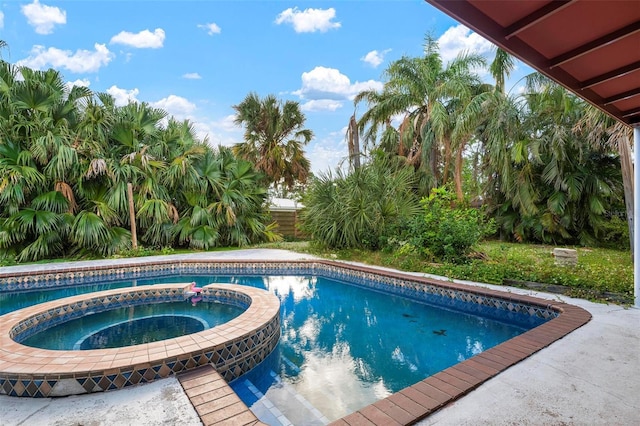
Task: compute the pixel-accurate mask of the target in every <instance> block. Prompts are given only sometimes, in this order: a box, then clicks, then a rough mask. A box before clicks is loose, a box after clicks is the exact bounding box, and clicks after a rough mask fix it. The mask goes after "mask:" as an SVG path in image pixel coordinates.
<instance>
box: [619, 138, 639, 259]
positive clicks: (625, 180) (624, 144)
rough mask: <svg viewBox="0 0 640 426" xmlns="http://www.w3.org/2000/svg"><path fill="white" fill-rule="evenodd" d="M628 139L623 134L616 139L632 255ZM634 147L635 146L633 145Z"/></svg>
mask: <svg viewBox="0 0 640 426" xmlns="http://www.w3.org/2000/svg"><path fill="white" fill-rule="evenodd" d="M629 145H630V141H629V137H628V136H626V135H625V136H623V137H622V138H621V139H620V140H619V141H618V153H619V154H620V166H621V168H622V186H623V188H624V204H625V207H626V209H627V225H628V226H629V245H630V246H631V256H633V220H634V219H635V218H634V217H633V164H632V162H631V150H630V149H629ZM634 148H635V147H634Z"/></svg>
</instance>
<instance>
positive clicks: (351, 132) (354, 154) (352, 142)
mask: <svg viewBox="0 0 640 426" xmlns="http://www.w3.org/2000/svg"><path fill="white" fill-rule="evenodd" d="M347 143H348V145H349V165H350V166H351V170H358V169H359V168H360V135H359V132H358V123H357V122H356V114H355V113H354V114H353V115H352V116H351V119H350V120H349V128H348V129H347Z"/></svg>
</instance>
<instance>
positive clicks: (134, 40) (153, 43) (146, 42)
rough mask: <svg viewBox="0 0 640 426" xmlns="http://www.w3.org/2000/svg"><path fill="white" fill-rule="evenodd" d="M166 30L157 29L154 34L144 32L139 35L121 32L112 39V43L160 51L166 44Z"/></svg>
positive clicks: (147, 31)
mask: <svg viewBox="0 0 640 426" xmlns="http://www.w3.org/2000/svg"><path fill="white" fill-rule="evenodd" d="M164 38H165V34H164V30H163V29H162V28H156V29H155V30H154V31H153V32H151V31H149V30H143V31H140V32H139V33H130V32H128V31H120V32H119V33H118V34H116V35H114V36H113V37H111V43H112V44H114V43H118V44H124V45H127V46H131V47H137V48H139V49H146V48H148V49H158V48H160V47H162V46H163V44H164Z"/></svg>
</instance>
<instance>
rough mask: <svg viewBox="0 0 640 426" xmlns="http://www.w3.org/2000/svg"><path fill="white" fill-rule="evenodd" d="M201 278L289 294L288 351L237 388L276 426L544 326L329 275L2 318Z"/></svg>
mask: <svg viewBox="0 0 640 426" xmlns="http://www.w3.org/2000/svg"><path fill="white" fill-rule="evenodd" d="M191 281H195V282H196V283H197V285H198V286H204V285H206V284H209V283H213V282H218V283H224V282H227V283H229V282H233V283H236V284H243V285H250V286H254V287H258V288H264V289H267V290H268V291H270V292H271V293H273V294H275V295H277V296H278V297H279V299H280V301H281V317H282V318H281V324H282V336H281V339H280V343H279V345H278V347H277V348H276V350H275V351H274V353H273V354H272V355H271V356H270V357H268V359H267V360H265V361H264V362H263V363H262V364H261V365H260V366H259V367H258V368H256V369H254V370H252V371H251V372H249V373H248V374H246V375H245V376H242V377H240V378H239V379H237V380H236V381H234V382H232V383H231V385H232V387H233V388H234V390H236V392H237V393H238V394H239V395H240V397H241V398H242V399H243V401H245V403H246V404H247V405H248V406H249V407H250V408H252V410H253V411H254V412H255V413H256V414H257V415H258V416H259V417H260V418H261V420H263V421H265V422H266V423H269V424H280V421H279V420H278V417H280V419H281V420H282V419H286V420H288V421H290V422H291V423H293V424H296V425H298V424H323V423H326V422H327V421H331V420H335V419H337V418H339V417H342V416H344V415H346V414H348V413H350V412H352V411H355V410H357V409H359V408H362V407H363V406H365V405H367V404H370V403H372V402H375V401H376V400H378V399H381V398H384V397H386V396H388V395H390V394H391V393H394V392H397V391H399V390H401V389H403V388H404V387H406V386H409V385H412V384H414V383H416V382H418V381H420V380H422V379H424V378H425V377H428V376H430V375H432V374H434V373H437V372H438V371H441V370H443V369H445V368H447V367H450V366H452V365H454V364H456V363H458V362H460V361H463V360H465V359H467V358H470V357H472V356H474V355H476V354H478V353H480V352H482V351H484V350H486V349H488V348H491V347H493V346H495V345H497V344H499V343H501V342H504V341H506V340H508V339H510V338H512V337H514V336H516V335H518V334H521V333H522V332H524V331H526V330H527V329H529V328H532V327H533V326H535V325H537V324H524V323H523V324H513V323H508V322H507V321H500V320H496V319H490V318H487V317H482V316H477V315H470V314H467V313H463V312H460V311H455V310H452V309H448V308H442V307H437V306H432V305H429V304H426V303H421V302H417V301H414V300H410V299H408V298H404V297H400V296H395V295H390V294H385V293H381V292H377V291H373V290H369V289H365V288H362V287H359V286H356V285H348V283H345V282H342V281H339V280H336V279H331V278H326V277H321V276H320V277H312V276H268V277H255V276H241V275H239V276H233V277H232V276H202V275H179V276H172V277H156V278H150V279H145V280H141V279H138V280H136V281H135V282H132V281H128V282H120V283H105V284H93V285H88V286H82V287H73V288H64V289H56V290H48V291H38V292H22V293H4V294H3V293H0V313H4V312H9V311H12V310H15V309H18V308H21V307H24V306H29V305H33V304H36V303H41V302H44V301H46V300H51V299H55V298H60V297H65V296H69V295H74V294H79V293H86V292H91V291H99V290H106V289H108V288H115V287H128V286H131V285H146V284H153V283H160V282H163V283H167V282H182V283H184V282H191ZM185 307H187V306H186V305H185ZM188 307H190V305H189V306H188ZM74 338H75V337H74ZM74 338H70V341H71V340H73V339H74ZM77 340H78V339H76V340H75V341H74V344H75V343H76V342H77ZM283 423H286V421H284V422H283Z"/></svg>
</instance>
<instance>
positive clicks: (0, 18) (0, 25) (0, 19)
mask: <svg viewBox="0 0 640 426" xmlns="http://www.w3.org/2000/svg"><path fill="white" fill-rule="evenodd" d="M2 28H4V13H2V11H0V29H2Z"/></svg>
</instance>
